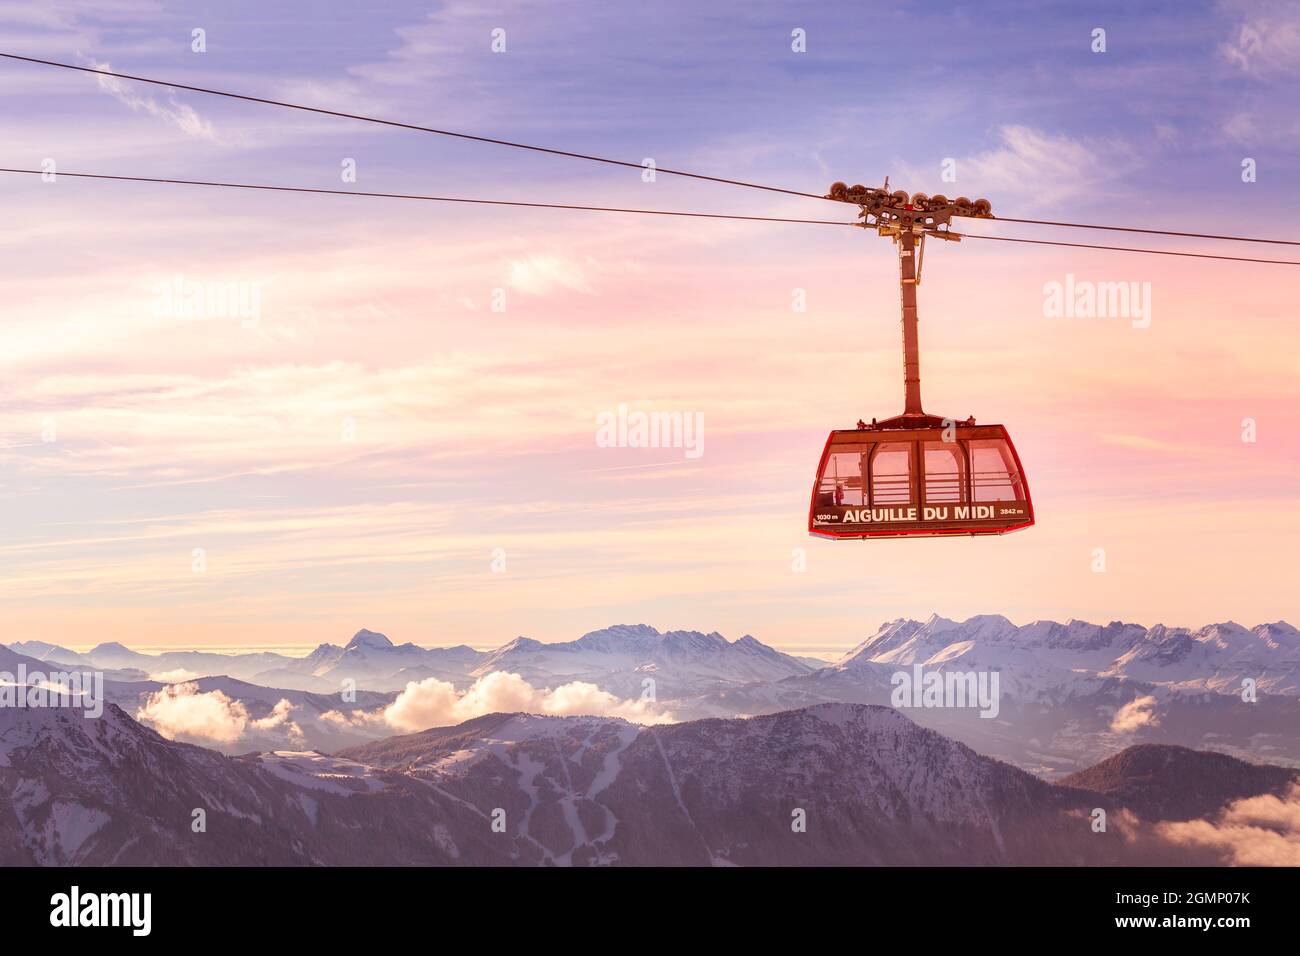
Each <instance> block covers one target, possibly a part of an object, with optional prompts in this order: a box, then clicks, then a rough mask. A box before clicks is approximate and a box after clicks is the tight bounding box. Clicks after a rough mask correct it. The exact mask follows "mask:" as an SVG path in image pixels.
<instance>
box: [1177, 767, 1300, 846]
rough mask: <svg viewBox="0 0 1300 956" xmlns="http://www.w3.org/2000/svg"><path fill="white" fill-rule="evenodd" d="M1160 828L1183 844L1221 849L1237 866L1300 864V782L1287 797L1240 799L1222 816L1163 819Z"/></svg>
mask: <svg viewBox="0 0 1300 956" xmlns="http://www.w3.org/2000/svg"><path fill="white" fill-rule="evenodd" d="M1156 830H1157V832H1158V833H1159V834H1160V835H1161V836H1162V837H1164V838H1165V839H1166V840H1169V841H1170V842H1172V843H1176V844H1179V845H1180V846H1201V847H1209V848H1211V849H1215V850H1218V851H1219V852H1220V853H1222V854H1224V856H1225V858H1226V861H1227V862H1229V863H1232V864H1234V865H1236V866H1300V784H1293V785H1292V787H1291V789H1290V791H1289V792H1288V793H1287V794H1286V795H1285V796H1284V797H1275V796H1273V795H1271V794H1265V795H1264V796H1259V797H1248V798H1246V799H1245V800H1238V801H1237V802H1236V803H1233V804H1230V805H1229V806H1228V808H1227V809H1226V810H1224V811H1223V813H1222V814H1221V815H1220V817H1219V819H1218V820H1214V821H1210V820H1189V821H1186V822H1177V823H1161V824H1159V825H1157V827H1156Z"/></svg>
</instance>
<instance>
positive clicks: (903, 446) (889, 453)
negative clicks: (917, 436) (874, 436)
mask: <svg viewBox="0 0 1300 956" xmlns="http://www.w3.org/2000/svg"><path fill="white" fill-rule="evenodd" d="M915 500H916V497H915V495H914V494H913V492H912V443H911V442H902V441H891V442H882V443H880V444H879V445H877V446H876V449H875V451H874V452H873V454H872V457H871V501H870V502H869V504H871V505H873V506H880V505H906V504H912V503H913V502H914V501H915Z"/></svg>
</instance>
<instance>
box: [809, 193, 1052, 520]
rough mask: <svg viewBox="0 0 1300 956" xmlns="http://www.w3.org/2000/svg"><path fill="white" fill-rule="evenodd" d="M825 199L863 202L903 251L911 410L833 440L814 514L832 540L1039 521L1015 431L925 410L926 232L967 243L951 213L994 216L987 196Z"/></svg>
mask: <svg viewBox="0 0 1300 956" xmlns="http://www.w3.org/2000/svg"><path fill="white" fill-rule="evenodd" d="M826 198H827V199H837V200H840V201H842V202H851V203H856V204H857V205H858V206H860V207H861V210H860V212H859V213H858V215H859V216H860V217H861V218H862V220H863V222H862V226H863V227H864V228H868V229H875V230H876V232H877V233H878V234H879V235H882V236H890V237H891V238H892V239H893V241H894V244H895V245H896V246H897V247H898V268H899V287H900V292H901V299H902V312H903V317H902V324H903V383H904V393H905V402H904V406H903V413H902V414H901V415H897V416H895V417H893V418H887V419H884V420H883V421H877V420H876V419H874V418H873V419H872V420H871V422H870V424H868V423H867V422H864V421H859V422H858V423H857V427H856V428H852V429H839V430H836V431H832V432H831V433H830V435H829V436H828V437H827V439H826V447H825V449H824V450H823V451H822V457H821V462H820V463H819V464H818V466H817V478H816V480H815V482H814V484H813V490H812V501H811V502H810V505H809V510H808V530H809V532H811V533H812V534H814V535H817V536H819V537H824V538H876V537H916V536H925V535H988V534H1006V533H1007V532H1008V531H1017V530H1019V529H1021V528H1027V527H1029V526H1030V525H1032V524H1033V523H1034V509H1033V505H1032V503H1031V501H1030V498H1029V484H1028V482H1027V481H1026V480H1025V475H1024V471H1023V469H1022V468H1021V466H1020V458H1019V457H1018V456H1017V455H1016V449H1015V446H1014V445H1013V444H1012V443H1011V436H1010V435H1008V434H1007V430H1006V429H1005V428H1004V427H1003V426H1001V425H977V424H975V419H974V418H967V419H965V420H960V421H958V420H954V419H951V418H942V417H939V416H936V415H927V414H926V413H925V411H923V410H922V408H921V375H920V349H919V345H918V339H917V313H916V286H917V284H918V283H919V282H920V281H921V266H922V261H921V259H922V256H923V253H924V249H925V240H926V238H927V237H934V238H938V239H944V240H949V241H960V239H961V236H960V235H959V234H958V233H955V232H952V231H951V229H950V222H951V219H952V217H953V216H968V217H974V218H992V209H991V207H990V205H989V202H988V200H986V199H979V200H976V201H975V202H971V201H970V200H969V199H966V198H965V197H960V198H957V199H954V200H949V199H948V198H946V197H945V196H927V195H925V194H924V193H917V194H916V195H914V196H911V197H909V196H908V194H907V193H906V192H903V191H901V190H900V191H897V192H893V193H891V192H889V180H888V179H886V180H885V186H884V188H881V189H876V188H873V187H866V186H852V187H850V186H846V185H845V184H844V183H835V184H834V185H833V186H831V191H830V193H829V194H828V195H827V197H826Z"/></svg>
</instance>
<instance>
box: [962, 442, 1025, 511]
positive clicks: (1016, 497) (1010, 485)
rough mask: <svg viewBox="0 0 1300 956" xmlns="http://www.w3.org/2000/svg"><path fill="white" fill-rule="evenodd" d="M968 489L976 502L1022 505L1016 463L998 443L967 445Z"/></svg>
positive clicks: (1001, 443) (1021, 490)
mask: <svg viewBox="0 0 1300 956" xmlns="http://www.w3.org/2000/svg"><path fill="white" fill-rule="evenodd" d="M969 444H970V467H971V486H972V490H973V491H974V497H975V500H976V501H1023V500H1024V498H1025V492H1024V486H1023V483H1022V482H1021V480H1020V471H1019V469H1017V468H1016V460H1015V458H1013V457H1012V455H1011V453H1010V451H1009V450H1008V448H1007V443H1006V442H1005V441H1002V440H1000V439H972V440H971V441H970V443H969Z"/></svg>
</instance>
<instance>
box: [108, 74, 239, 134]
mask: <svg viewBox="0 0 1300 956" xmlns="http://www.w3.org/2000/svg"><path fill="white" fill-rule="evenodd" d="M87 66H91V67H93V68H94V69H97V70H109V71H112V69H113V66H112V64H110V63H107V62H104V63H100V62H97V61H95V60H91V61H88V62H87ZM95 79H96V80H97V81H98V83H99V88H100V89H101V90H103V91H104V92H106V93H108V94H109V95H110V96H112V97H113V98H114V99H115V100H117V101H118V102H119V103H124V104H125V105H127V106H129V107H130V108H131V109H132V110H134V111H137V112H144V113H148V114H149V115H150V116H153V117H156V118H158V119H160V120H162V121H163V122H166V123H169V124H171V125H172V126H175V127H176V128H177V129H178V130H180V131H181V132H182V133H184V134H185V135H186V136H188V137H190V138H192V139H201V140H207V141H208V142H211V143H218V142H221V138H220V137H218V136H217V133H216V130H215V129H213V126H212V123H211V122H209V121H208V120H206V119H204V118H203V117H202V116H200V115H199V111H198V110H196V109H195V108H194V107H192V106H190V105H189V104H188V103H182V102H180V101H179V100H178V99H177V98H176V94H175V93H174V92H170V91H169V92H168V94H167V101H166V102H165V103H164V102H162V101H161V100H158V99H157V98H156V97H153V96H150V95H149V94H147V93H141V92H139V89H138V84H134V83H132V82H130V81H129V80H119V79H118V78H117V77H115V76H105V75H104V74H102V73H100V74H96V75H95Z"/></svg>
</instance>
